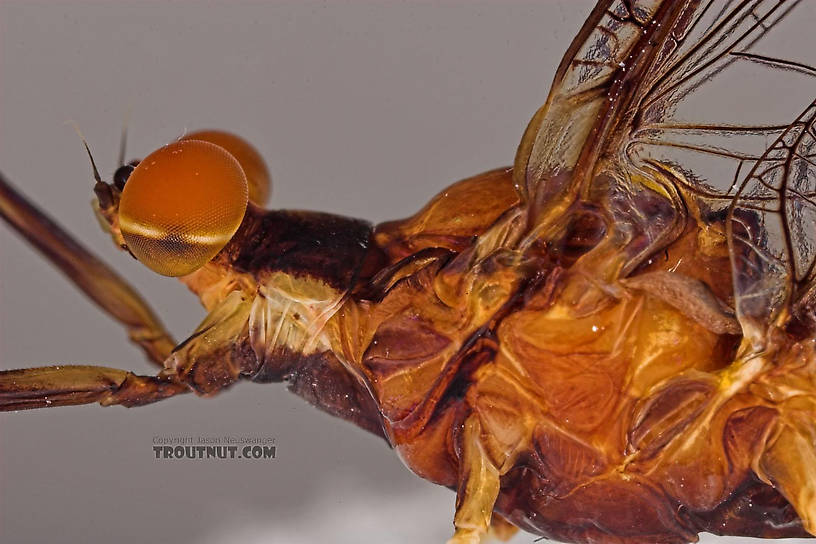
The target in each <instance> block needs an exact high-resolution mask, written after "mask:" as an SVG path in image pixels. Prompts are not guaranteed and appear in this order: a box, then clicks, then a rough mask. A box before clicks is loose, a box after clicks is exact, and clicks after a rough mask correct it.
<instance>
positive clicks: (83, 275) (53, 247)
mask: <svg viewBox="0 0 816 544" xmlns="http://www.w3.org/2000/svg"><path fill="white" fill-rule="evenodd" d="M0 217H2V218H3V219H5V220H6V221H7V222H8V223H9V224H10V225H11V226H12V227H13V228H14V229H15V230H16V231H17V232H18V233H20V234H21V235H22V236H23V238H25V239H26V240H28V242H29V243H31V244H32V245H33V246H34V247H35V248H36V249H37V250H38V251H39V252H40V253H42V254H43V256H44V257H45V258H46V259H48V260H49V261H50V262H51V263H52V264H53V265H55V266H56V267H57V268H59V269H60V270H61V271H62V272H63V273H64V274H65V275H66V276H68V278H69V279H70V280H71V281H72V282H73V283H74V285H76V286H77V287H78V288H79V289H80V290H81V291H82V292H84V293H85V294H86V295H87V296H88V297H90V298H91V300H93V301H94V302H95V303H96V304H97V305H98V306H99V307H100V308H102V310H103V311H104V312H106V313H107V314H108V315H110V316H111V317H113V318H114V319H115V320H116V321H118V322H119V323H121V324H123V325H124V326H125V327H126V328H127V331H128V335H129V336H130V339H131V340H132V341H133V342H135V343H136V344H138V345H139V347H141V348H142V350H143V351H144V352H145V354H147V356H148V358H149V359H150V360H151V361H152V362H154V363H156V364H157V365H159V366H161V364H162V362H163V361H164V360H165V359H166V358H167V356H168V355H170V352H171V350H172V349H173V346H174V345H175V341H174V340H173V339H172V338H171V337H170V335H169V333H168V332H167V331H166V330H165V329H164V326H163V325H162V324H161V322H160V321H159V320H158V318H157V317H156V316H155V314H154V313H153V311H152V310H151V309H150V308H149V307H148V305H147V303H146V302H145V301H144V300H143V299H142V297H140V296H139V294H138V293H137V292H136V291H135V290H134V289H133V288H132V287H131V286H130V285H128V284H127V282H125V280H124V279H122V278H121V277H120V276H119V275H118V274H117V273H116V272H114V271H113V270H112V269H111V268H110V267H109V266H108V265H106V264H105V263H104V262H102V261H101V260H99V258H97V257H96V256H94V255H93V254H91V253H90V252H89V251H88V250H87V249H85V247H83V246H82V244H80V243H79V242H77V241H76V240H75V239H74V238H73V237H72V236H71V235H70V234H68V233H67V232H65V231H64V230H63V229H62V228H61V227H60V226H59V225H57V224H56V223H54V221H52V220H51V219H50V218H48V217H47V216H46V215H45V214H43V213H42V212H41V211H40V210H38V209H37V208H36V207H35V206H34V205H33V204H32V203H31V202H29V201H28V200H26V199H25V198H24V197H23V196H22V195H21V194H19V193H18V192H17V191H16V190H14V189H13V188H12V187H11V186H10V185H9V184H8V182H7V181H6V179H5V178H4V177H3V175H2V174H0Z"/></svg>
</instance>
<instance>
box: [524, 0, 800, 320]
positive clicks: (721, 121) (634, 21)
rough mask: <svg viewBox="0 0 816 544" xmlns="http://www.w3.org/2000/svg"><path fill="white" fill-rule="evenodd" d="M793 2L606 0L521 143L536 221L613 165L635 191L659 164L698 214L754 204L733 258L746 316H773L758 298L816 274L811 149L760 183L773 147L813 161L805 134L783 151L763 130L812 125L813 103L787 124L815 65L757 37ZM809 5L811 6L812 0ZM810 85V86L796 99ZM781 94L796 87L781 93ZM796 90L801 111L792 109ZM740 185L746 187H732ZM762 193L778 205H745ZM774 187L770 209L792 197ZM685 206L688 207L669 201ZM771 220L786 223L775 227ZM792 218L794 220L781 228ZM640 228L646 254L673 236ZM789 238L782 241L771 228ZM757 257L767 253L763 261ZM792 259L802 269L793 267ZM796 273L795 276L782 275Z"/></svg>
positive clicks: (785, 133)
mask: <svg viewBox="0 0 816 544" xmlns="http://www.w3.org/2000/svg"><path fill="white" fill-rule="evenodd" d="M799 4H801V2H799V1H797V0H790V1H786V0H735V1H727V2H723V1H716V0H709V1H704V0H682V1H668V0H662V1H661V0H614V1H613V0H607V1H601V2H599V3H598V4H597V6H596V7H595V9H594V10H593V11H592V13H591V14H590V16H589V18H588V19H587V22H586V23H585V24H584V26H583V28H582V29H581V31H580V32H579V34H578V35H577V36H576V38H575V40H574V41H573V43H572V44H571V46H570V48H569V50H568V51H567V53H566V55H565V56H564V58H563V60H562V62H561V64H560V66H559V68H558V71H557V73H556V76H555V79H554V81H553V85H552V88H551V91H550V94H549V96H548V98H547V102H546V103H545V104H544V106H542V108H541V109H540V110H539V111H538V112H537V113H536V114H535V116H534V117H533V119H532V121H531V122H530V124H529V126H528V128H527V131H526V132H525V134H524V136H523V138H522V141H521V144H520V145H519V149H518V153H517V155H516V161H515V168H514V184H515V186H516V189H517V191H518V192H519V194H520V195H521V198H522V199H523V201H525V202H527V203H528V204H529V206H530V209H531V215H532V217H533V221H534V222H535V223H536V224H537V225H539V227H540V228H539V232H546V230H544V228H543V227H541V224H542V223H543V222H544V221H545V220H549V219H550V218H552V217H554V216H558V215H559V214H562V213H563V212H564V211H566V210H567V208H568V207H569V206H570V205H571V204H572V203H574V202H576V201H577V200H579V199H589V188H590V185H591V183H592V181H593V179H596V178H597V177H598V176H599V175H601V174H605V173H609V174H610V175H612V176H613V177H616V182H617V183H618V184H619V185H621V184H622V186H623V188H624V191H623V192H624V193H627V192H634V191H635V190H640V189H638V188H636V187H635V185H636V184H637V183H640V181H639V182H635V181H633V180H634V179H635V178H636V177H637V178H638V179H639V180H644V179H645V180H649V179H652V180H654V179H655V175H654V172H655V171H657V172H660V173H664V174H666V176H667V177H668V178H669V179H671V182H672V185H673V187H672V188H668V189H667V190H666V191H665V192H666V193H667V195H668V194H671V193H672V192H673V191H674V190H677V191H679V192H680V193H681V194H682V195H683V197H684V200H683V202H685V203H686V204H687V205H688V204H691V203H692V202H691V201H693V206H691V207H692V208H693V210H694V213H695V215H699V216H698V217H697V218H698V219H700V220H703V221H706V222H708V221H720V222H722V221H723V220H724V219H725V215H726V212H727V210H729V209H733V211H734V212H735V213H734V215H733V216H732V217H733V218H734V220H737V219H740V218H741V217H743V216H745V215H746V214H748V215H750V214H751V213H752V214H753V216H752V219H751V220H752V221H754V223H756V225H753V228H754V230H753V231H752V233H751V234H750V236H748V237H745V236H743V237H742V238H740V239H739V240H736V241H735V242H734V244H733V246H734V247H733V248H732V249H736V250H739V251H743V253H745V255H741V254H738V255H736V256H735V259H734V275H735V289H736V291H735V293H736V297H737V305H738V306H740V308H738V309H739V311H740V315H742V316H743V317H742V318H741V321H742V322H743V325H744V324H745V320H747V319H749V318H751V317H753V318H755V319H759V320H767V318H769V317H770V314H762V312H760V310H759V307H761V306H763V305H765V306H766V307H767V306H768V304H767V303H768V302H769V301H771V300H774V301H775V302H774V303H773V304H771V306H773V307H774V308H775V310H774V311H778V309H779V308H781V307H782V306H784V304H783V303H782V302H781V301H783V300H787V298H786V297H787V295H784V294H783V293H788V292H791V293H792V292H793V291H796V290H797V289H798V290H801V289H803V286H804V285H806V284H808V280H807V279H806V278H807V277H809V276H808V274H812V270H811V269H812V266H811V262H812V260H813V259H812V258H811V256H810V255H811V253H812V249H811V246H812V245H813V242H812V240H811V238H807V236H806V235H805V232H806V230H807V229H805V228H804V227H805V225H809V224H812V222H813V219H814V217H813V216H812V215H809V214H810V213H811V212H810V208H809V206H810V203H809V201H806V199H805V197H808V198H809V196H808V195H809V193H808V189H807V188H806V179H807V176H808V174H807V173H805V170H806V169H805V167H804V165H805V164H806V162H805V159H796V160H789V161H788V162H787V163H786V164H785V165H784V166H783V165H781V164H778V165H777V171H778V173H777V174H775V175H776V176H777V177H778V179H777V178H774V180H773V181H767V183H770V184H774V183H776V188H777V189H776V192H775V193H774V195H773V196H772V195H770V194H764V193H763V190H765V191H771V192H773V191H774V189H770V188H767V187H765V185H763V183H764V180H769V179H770V176H771V175H772V174H769V173H766V172H765V171H764V170H763V167H762V166H761V165H765V166H769V165H770V164H771V161H773V160H776V161H777V163H779V162H784V159H783V158H776V159H775V158H774V157H777V156H778V155H781V154H783V153H788V154H789V155H791V157H794V156H802V157H805V158H806V159H807V160H809V161H811V163H810V164H811V165H812V160H813V159H812V158H807V157H808V149H806V147H807V146H808V145H810V144H809V143H808V142H809V140H808V139H807V138H805V137H802V138H800V141H799V142H798V143H797V144H796V148H793V147H791V146H788V147H786V148H785V150H787V151H785V150H782V149H776V148H774V147H773V146H771V149H768V143H769V142H773V141H783V140H785V139H786V138H788V139H790V138H792V137H794V134H797V135H803V134H806V133H807V132H808V130H807V129H805V128H803V127H804V126H805V124H806V123H805V121H806V117H807V115H805V116H804V117H800V118H799V119H797V122H795V123H794V124H792V125H788V122H789V121H790V119H791V118H793V117H794V116H795V115H796V113H799V111H801V108H802V105H803V104H805V103H807V102H810V101H811V100H812V98H813V96H814V95H816V86H814V85H813V81H814V80H813V79H812V76H814V75H816V70H814V69H813V68H812V67H810V66H808V65H806V64H804V63H801V62H795V61H791V60H782V59H780V58H776V57H775V56H772V55H767V54H763V53H762V52H758V51H757V48H758V47H759V45H760V44H761V43H763V38H766V37H767V36H768V34H769V33H770V32H771V31H772V30H774V29H775V28H777V27H779V26H780V24H781V23H782V22H783V20H785V19H786V18H788V17H787V16H788V15H790V13H791V12H792V10H793V9H794V8H795V7H797V5H799ZM801 7H802V8H808V7H810V8H812V6H809V5H808V4H807V3H804V4H803V5H802V6H801ZM808 50H810V48H809V49H808ZM803 81H807V82H809V83H810V85H809V86H808V85H803V84H802V83H803ZM723 82H724V84H723ZM729 86H730V87H729ZM802 89H810V90H809V91H805V92H806V94H805V95H803V98H801V99H799V98H797V97H798V96H800V95H801V93H802ZM794 90H795V91H797V92H793V91H794ZM771 94H773V96H769V95H771ZM777 94H780V95H790V96H789V97H788V98H789V99H788V100H786V101H782V100H774V99H773V98H774V97H775V95H777ZM797 100H798V102H797ZM791 103H793V104H794V111H790V110H789V105H790V104H791ZM797 103H798V106H795V104H797ZM786 104H787V108H788V109H786V107H783V106H785V105H786ZM746 117H747V118H746ZM712 119H715V120H716V121H715V122H712V121H711V120H712ZM780 119H782V120H784V123H781V124H780V123H779V120H780ZM803 123H805V124H803ZM785 141H787V140H785ZM766 150H767V152H766ZM621 172H623V173H624V175H623V176H621V175H620V173H621ZM748 172H751V175H750V176H749V177H746V175H747V173H748ZM783 178H784V180H785V181H784V182H783ZM751 180H753V181H751ZM760 180H763V182H760ZM741 182H743V183H742V184H741ZM627 184H628V188H629V189H632V191H629V189H627ZM760 187H763V188H764V189H762V188H760ZM782 187H787V189H784V191H783V193H784V195H785V196H780V193H779V191H780V190H782V189H781V188H782ZM797 191H798V192H797ZM738 192H739V193H740V198H738V199H735V195H736V194H737V193H738ZM794 195H795V196H794ZM763 198H765V199H767V200H765V201H763V202H764V203H765V204H767V205H768V206H771V207H769V208H767V209H766V208H762V209H757V210H754V209H751V210H750V213H749V208H751V207H752V206H756V205H757V204H756V201H757V199H760V200H761V199H763ZM772 198H776V208H779V207H780V206H781V207H782V208H789V209H787V210H786V211H777V212H773V211H770V210H771V208H772V207H773V204H771V203H770V200H771V199H772ZM765 204H760V206H764V205H765ZM678 205H680V206H682V204H677V203H675V204H674V206H678ZM776 208H774V209H776ZM783 218H784V221H783ZM733 223H734V222H733V221H731V222H729V224H733ZM771 223H778V224H779V225H783V224H787V227H784V228H783V227H781V226H780V227H778V228H777V230H776V231H772V230H767V229H770V228H771ZM744 226H745V225H742V227H744ZM640 228H641V227H640V226H637V227H636V229H640ZM644 228H645V227H644ZM774 228H776V227H774ZM785 228H787V229H789V230H788V231H787V234H785V236H782V233H783V232H785ZM737 230H738V231H739V229H737ZM739 232H741V231H739ZM645 234H646V238H648V239H649V240H650V242H649V244H648V247H647V248H646V250H645V251H643V252H641V254H648V253H649V252H650V251H652V252H653V251H654V250H656V249H658V246H660V244H662V243H663V242H665V239H664V238H661V236H660V235H658V234H656V233H650V232H647V233H645ZM738 234H739V233H738ZM740 236H742V234H740ZM763 237H764V238H763ZM785 237H786V238H787V239H788V242H786V243H782V242H780V243H779V244H777V243H776V242H773V243H770V242H768V241H767V240H768V239H770V238H773V239H774V240H777V239H778V240H782V239H783V238H785ZM748 246H751V247H752V249H750V250H749V249H748ZM789 247H793V248H794V249H793V250H789V249H788V248H789ZM746 252H747V253H746ZM748 253H750V255H748ZM743 256H745V257H746V258H748V257H750V258H748V260H745V259H744V258H743ZM763 258H765V261H764V262H765V264H764V265H762V266H760V265H758V264H756V262H758V261H759V260H762V259H763ZM748 262H750V263H752V265H751V266H748V264H747V263H748ZM794 268H796V269H797V270H798V272H797V273H798V274H799V276H795V275H794V276H790V277H791V278H793V279H792V280H788V279H787V278H788V277H789V275H790V274H791V270H792V269H794ZM790 281H793V283H795V284H796V285H795V286H794V285H791V286H789V287H790V288H788V287H786V286H785V285H786V282H788V283H789V282H790ZM780 282H781V283H780ZM772 313H773V312H772ZM766 322H767V321H766Z"/></svg>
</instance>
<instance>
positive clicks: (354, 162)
mask: <svg viewBox="0 0 816 544" xmlns="http://www.w3.org/2000/svg"><path fill="white" fill-rule="evenodd" d="M591 4H592V3H591V2H588V1H580V2H576V1H559V2H555V1H539V2H515V1H514V2H498V1H494V2H444V3H441V4H434V3H430V2H422V3H396V2H388V3H386V2H382V3H375V2H360V1H355V2H343V3H340V2H338V3H326V2H300V1H298V2H295V1H287V2H275V3H269V4H264V5H262V4H243V5H240V7H239V6H238V5H237V4H226V3H224V4H212V3H188V2H174V3H169V4H165V3H158V2H143V3H142V2H140V3H136V2H131V3H128V2H114V3H103V2H75V1H70V2H68V1H66V2H6V1H4V2H1V3H0V168H2V171H3V172H4V173H5V174H6V175H7V176H9V177H10V179H11V180H13V182H14V183H15V184H16V185H17V187H19V188H20V189H22V190H23V191H24V192H25V194H27V195H28V196H29V197H31V198H32V199H34V200H35V201H36V202H38V203H39V204H40V205H41V206H42V207H43V208H44V209H46V210H48V211H49V213H51V214H52V215H53V216H54V217H56V218H58V220H59V221H60V222H61V223H62V224H63V225H65V226H66V227H67V228H68V229H69V230H70V231H71V232H73V233H74V234H75V235H77V236H78V237H79V238H80V239H81V240H84V241H86V242H87V244H89V245H90V246H91V247H93V248H94V249H95V250H96V251H97V252H98V253H99V254H100V255H101V256H102V257H104V258H105V259H106V260H107V261H108V262H110V263H112V264H113V265H114V267H116V268H117V269H118V270H120V271H121V272H122V273H123V274H124V275H125V276H126V277H127V278H129V279H130V280H131V281H132V282H133V283H134V284H135V285H136V286H137V287H138V288H139V289H140V290H141V292H142V293H143V294H144V295H145V296H146V297H147V298H148V300H150V301H151V302H152V304H153V305H154V307H155V308H156V309H157V311H158V313H159V314H160V315H161V316H162V317H163V319H164V321H165V323H166V324H167V325H168V326H169V327H170V328H171V330H172V331H173V332H174V333H175V334H176V335H177V337H178V338H183V337H184V336H185V335H186V334H187V333H189V331H191V330H192V329H193V328H194V326H195V325H196V323H197V322H198V321H199V320H200V319H201V318H202V316H203V314H202V310H201V309H200V308H199V306H198V305H197V302H196V301H195V300H194V299H193V298H192V297H191V296H190V295H189V294H188V293H187V292H186V290H185V289H184V288H183V287H182V286H179V285H178V284H177V283H176V282H175V281H174V280H171V279H166V278H161V277H157V276H154V275H152V274H151V273H150V272H149V271H147V269H144V268H142V267H141V266H139V265H138V263H136V262H135V261H133V260H131V259H130V258H129V257H128V256H126V255H123V254H121V253H119V252H118V251H116V250H115V249H114V248H113V247H112V245H111V244H110V243H109V240H108V239H107V238H106V237H105V236H104V235H103V234H102V233H101V232H100V231H99V229H98V227H97V225H96V223H95V220H94V218H93V216H92V214H91V212H90V208H89V205H88V203H89V200H90V197H91V191H90V189H91V180H90V175H89V167H88V164H87V160H86V158H85V156H84V153H83V150H82V148H81V146H80V143H79V141H78V139H77V138H76V136H75V135H74V134H73V132H72V129H71V128H70V127H69V126H68V125H66V124H65V121H67V120H68V119H74V120H76V121H77V122H78V123H79V124H80V126H81V127H82V130H83V131H84V133H85V135H86V137H87V138H88V141H89V143H90V145H91V147H92V149H93V151H94V153H95V156H96V158H97V161H98V162H99V164H100V168H101V169H102V170H103V175H104V176H106V177H108V176H109V175H110V174H111V173H112V169H113V168H114V161H115V157H116V153H117V145H118V144H117V142H118V135H119V130H120V126H121V120H122V118H123V115H124V112H125V110H126V109H127V108H131V110H132V118H131V124H130V146H129V153H128V156H129V157H131V158H132V157H140V156H144V154H146V153H148V152H149V151H151V150H153V149H154V148H156V147H158V146H160V145H161V144H163V143H165V142H168V141H170V140H172V139H173V138H175V137H176V136H177V135H179V134H180V133H181V132H182V131H183V130H185V129H196V128H207V127H213V128H224V129H229V130H233V131H235V132H237V133H239V134H241V135H243V136H245V137H246V138H248V139H249V140H250V141H252V142H253V143H254V144H255V145H256V146H257V147H258V148H259V149H260V150H261V151H262V153H263V154H264V155H265V156H266V157H267V159H268V162H269V165H270V169H271V171H272V174H273V177H274V178H275V187H274V191H273V197H272V206H275V207H290V208H309V209H319V210H327V211H333V212H337V213H344V214H349V215H353V216H360V217H365V218H368V219H371V220H374V221H379V220H384V219H391V218H397V217H402V216H405V215H408V214H410V213H413V211H415V210H416V209H417V208H419V207H420V206H421V205H422V204H423V203H424V202H425V201H427V199H428V198H430V197H431V196H432V195H433V194H434V193H435V192H437V191H438V190H440V189H441V188H443V187H444V186H445V185H446V184H448V183H450V182H452V181H455V180H456V179H459V178H462V177H465V176H467V175H470V174H474V173H477V172H479V171H482V170H486V169H488V168H493V167H496V166H501V165H505V164H509V163H510V162H512V159H513V155H514V152H515V146H516V145H517V143H518V140H519V138H520V135H521V133H522V131H523V129H524V127H525V125H526V123H527V121H528V119H529V117H530V116H531V115H532V113H533V112H534V110H535V109H536V108H537V107H538V106H539V105H540V104H541V103H542V102H543V100H544V98H545V96H546V91H547V89H548V86H549V82H550V79H551V77H552V73H553V71H554V69H555V66H556V64H557V62H558V60H559V59H560V55H561V54H562V52H563V51H564V49H565V48H566V47H567V45H568V43H569V41H570V39H571V38H572V36H573V35H574V34H575V32H576V31H577V29H578V28H579V26H580V24H581V23H582V21H583V19H584V17H585V15H586V13H588V12H589V10H590V8H591ZM815 11H816V9H814V5H813V4H812V3H809V2H805V5H804V6H802V7H801V8H800V9H799V12H798V14H797V15H796V16H795V17H794V18H793V19H792V20H791V21H790V22H789V23H788V24H786V25H785V26H784V27H783V28H780V29H779V31H778V32H777V33H776V35H777V36H778V37H776V42H775V43H776V47H778V48H781V49H779V50H774V51H775V52H776V53H778V54H783V55H787V56H790V57H793V58H794V59H796V60H800V61H808V60H810V62H813V61H814V58H813V55H812V52H813V51H814V49H813V47H812V43H811V45H810V48H809V49H804V48H803V46H801V45H799V44H800V43H801V41H796V40H801V39H803V37H804V35H805V34H806V33H807V32H808V31H812V29H813V28H816V13H814V12H815ZM808 55H809V56H810V58H809V59H808ZM799 83H800V84H801V80H800V81H799ZM798 88H801V87H798ZM811 90H812V87H811ZM794 91H795V88H793V87H791V88H787V87H786V88H779V89H775V90H774V92H773V97H774V100H775V102H782V103H783V104H785V105H786V107H787V109H785V111H786V112H787V113H785V115H787V116H786V117H783V118H781V119H779V120H780V121H785V120H789V119H791V118H792V117H793V116H794V115H795V114H796V113H798V111H800V110H801V109H802V107H803V105H804V103H805V102H804V100H807V99H808V96H809V95H808V92H805V93H804V94H802V93H799V94H796V93H795V92H794ZM809 92H810V91H809ZM789 94H790V96H789ZM812 94H813V93H812V92H810V96H812ZM794 95H795V96H794ZM768 97H769V95H767V93H766V99H767V98H768ZM731 102H733V101H731ZM739 107H742V106H739ZM0 251H1V252H2V259H1V260H0V367H2V368H16V367H24V366H36V365H42V364H52V363H82V364H92V363H95V364H104V365H107V366H117V367H122V368H127V369H132V370H134V371H137V372H151V371H152V370H151V368H150V367H149V366H148V365H147V364H146V363H145V362H144V361H143V360H142V357H141V355H140V353H139V352H138V351H137V350H136V349H134V348H133V347H131V346H130V345H128V344H127V342H126V341H125V337H124V335H123V333H122V331H121V330H120V328H119V327H117V326H116V325H114V324H112V323H110V322H108V320H107V319H106V318H104V317H103V316H102V315H101V314H100V313H99V312H98V311H97V309H96V308H95V307H94V306H92V305H91V304H90V303H88V302H87V301H86V300H85V299H84V298H83V297H82V296H81V295H79V294H78V293H77V292H76V291H75V290H73V289H72V287H71V286H70V285H69V284H68V283H67V282H66V280H65V279H64V278H63V277H61V276H60V275H59V274H58V273H57V272H55V271H54V270H53V269H51V268H50V267H48V266H46V265H45V264H44V262H43V261H42V260H40V259H39V257H38V256H37V255H35V254H34V253H33V252H31V251H30V250H29V248H28V247H27V246H25V245H24V244H23V243H22V242H21V241H19V240H18V239H17V238H16V237H15V236H14V235H13V234H12V233H10V232H9V230H8V229H6V228H5V227H2V226H0ZM0 425H1V427H0V455H1V456H0V541H2V542H4V543H22V542H38V543H39V542H45V541H50V542H98V541H101V540H102V539H109V538H111V539H115V540H116V541H118V542H120V543H123V544H124V543H129V542H133V543H136V542H143V541H145V540H149V541H154V542H169V541H174V542H196V543H202V544H204V543H206V544H215V543H222V542H233V541H241V542H244V543H247V544H251V543H254V542H275V543H292V544H297V543H311V542H333V543H352V542H354V543H359V542H378V543H395V544H396V543H416V542H439V543H441V542H444V540H445V539H446V538H447V537H448V536H449V534H450V528H451V519H452V512H453V502H454V495H453V493H451V492H450V491H448V490H445V489H441V488H437V487H435V486H433V485H431V484H429V483H426V482H423V481H422V480H420V479H419V478H416V477H415V476H413V475H412V474H411V473H410V472H409V471H408V470H406V469H405V467H404V466H403V465H402V464H401V463H400V461H399V459H398V458H397V456H396V455H394V453H393V452H392V451H390V450H389V449H388V448H387V447H385V445H384V444H383V443H382V442H381V441H380V440H379V439H376V438H374V437H372V436H369V435H367V434H366V433H364V432H362V431H358V430H356V429H355V428H353V427H351V426H350V425H347V424H344V423H341V422H339V421H336V420H333V419H332V418H330V417H329V416H326V415H324V414H322V413H319V412H318V411H317V410H315V409H313V408H311V407H310V406H308V405H306V404H305V403H304V402H302V401H301V400H300V399H298V398H296V397H293V396H291V395H289V394H287V393H286V392H285V390H284V389H283V388H282V387H281V386H278V385H263V386H261V385H252V384H242V385H239V386H237V387H235V388H233V389H232V390H230V391H228V392H226V393H225V394H223V395H221V396H219V397H217V398H214V399H207V400H203V399H197V398H195V397H193V396H186V397H181V398H176V399H171V400H169V401H165V402H162V403H160V404H158V405H153V406H149V407H145V408H140V409H135V410H131V411H126V410H125V409H122V408H109V409H102V408H100V407H98V406H87V407H76V408H66V409H59V410H40V411H30V412H24V413H17V414H4V415H2V416H0ZM196 434H205V435H223V434H231V435H234V436H241V435H266V436H268V435H271V436H274V437H275V438H276V443H277V445H278V453H279V457H278V459H277V460H275V461H272V462H265V461H254V462H239V461H231V462H223V461H222V462H213V461H185V462H170V461H158V460H154V459H153V457H152V452H151V443H152V439H153V437H154V436H156V435H196ZM747 540H748V539H720V540H718V539H714V538H704V541H707V542H714V541H717V542H737V541H741V542H743V541H747ZM532 541H533V537H532V536H530V535H520V536H518V537H517V538H516V539H514V541H513V542H532Z"/></svg>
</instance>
